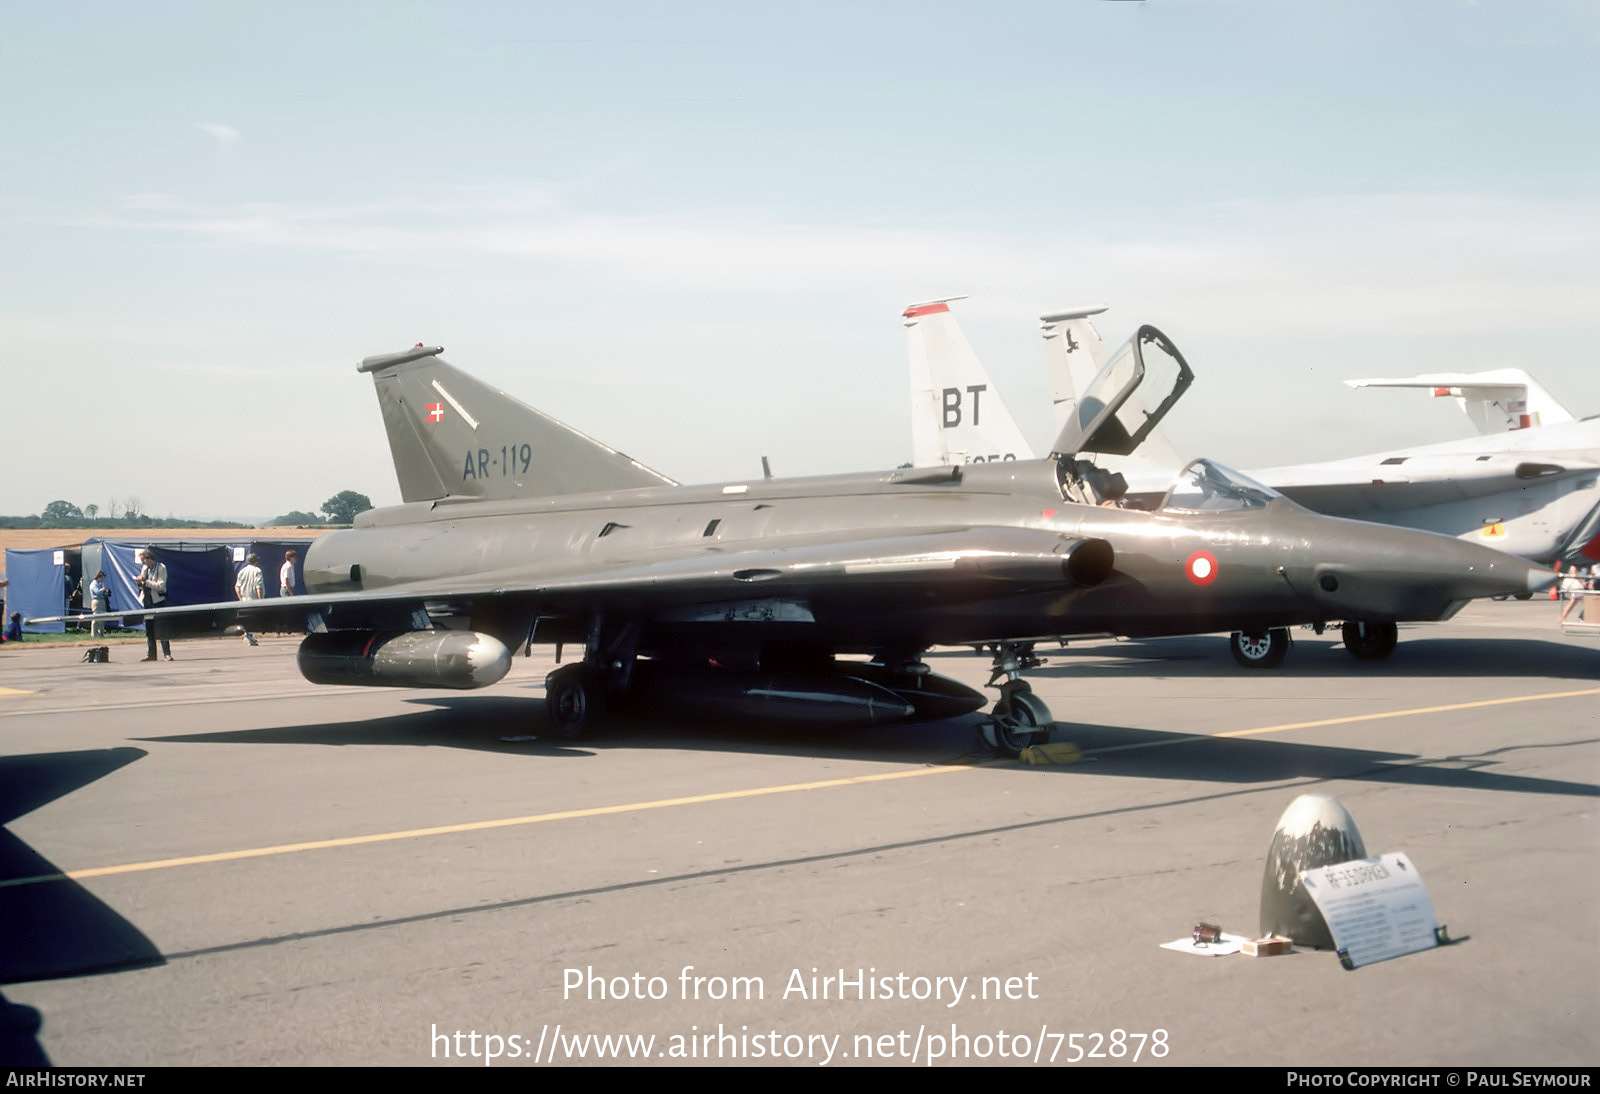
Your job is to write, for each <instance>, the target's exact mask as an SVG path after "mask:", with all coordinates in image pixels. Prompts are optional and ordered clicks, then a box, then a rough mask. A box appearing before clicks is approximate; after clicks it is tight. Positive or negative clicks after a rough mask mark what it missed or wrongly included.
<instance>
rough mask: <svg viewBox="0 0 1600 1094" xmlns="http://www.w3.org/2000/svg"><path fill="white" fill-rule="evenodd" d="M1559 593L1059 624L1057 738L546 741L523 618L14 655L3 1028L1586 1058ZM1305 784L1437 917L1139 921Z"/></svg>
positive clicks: (1598, 923)
mask: <svg viewBox="0 0 1600 1094" xmlns="http://www.w3.org/2000/svg"><path fill="white" fill-rule="evenodd" d="M1556 615H1557V607H1556V605H1554V604H1552V603H1550V602H1548V601H1535V602H1531V603H1515V602H1504V603H1492V602H1485V603H1478V604H1474V605H1472V606H1470V607H1469V608H1468V609H1467V610H1466V611H1465V612H1463V613H1462V614H1461V615H1460V616H1458V617H1457V618H1456V619H1455V620H1453V621H1451V622H1449V623H1445V624H1434V625H1427V626H1416V627H1404V628H1402V631H1401V642H1400V646H1399V648H1398V650H1397V651H1396V653H1395V654H1394V656H1393V657H1392V658H1390V659H1389V660H1388V661H1385V662H1382V663H1378V664H1371V663H1363V662H1358V661H1356V660H1354V659H1353V658H1351V657H1350V656H1349V655H1348V654H1346V653H1345V652H1344V651H1343V649H1342V647H1341V646H1339V645H1338V644H1337V642H1336V640H1335V637H1334V636H1333V635H1331V634H1330V635H1328V636H1324V637H1318V636H1316V635H1314V634H1312V633H1311V632H1310V631H1300V632H1296V648H1295V649H1294V650H1293V652H1291V654H1290V655H1289V657H1288V659H1287V660H1286V661H1285V663H1284V664H1283V665H1282V666H1281V667H1280V668H1278V669H1275V670H1268V671H1259V670H1249V669H1244V668H1240V667H1237V666H1236V665H1235V664H1234V663H1233V660H1232V659H1231V657H1230V656H1229V655H1228V652H1227V648H1226V643H1225V642H1224V641H1223V639H1221V638H1220V637H1205V638H1192V639H1167V640H1162V641H1150V642H1099V643H1085V644H1083V645H1081V646H1080V645H1074V646H1073V647H1072V648H1071V649H1069V650H1067V651H1061V652H1059V653H1056V652H1054V651H1050V652H1051V657H1050V661H1049V663H1048V664H1047V665H1046V666H1044V667H1043V668H1041V669H1038V670H1035V671H1034V672H1032V673H1031V674H1030V678H1031V679H1032V681H1033V684H1034V688H1035V690H1036V692H1037V693H1038V694H1039V695H1040V696H1041V697H1043V698H1044V699H1045V700H1046V701H1047V702H1048V703H1049V705H1050V708H1051V710H1052V712H1053V713H1054V715H1055V717H1056V718H1057V720H1058V721H1059V722H1060V723H1061V727H1060V729H1059V730H1058V731H1057V735H1056V739H1057V740H1058V741H1067V742H1072V743H1073V744H1075V745H1076V746H1077V747H1078V749H1079V750H1080V752H1081V754H1082V755H1081V759H1080V760H1079V761H1078V762H1074V763H1064V764H1058V765H1051V766H1028V765H1024V764H1021V763H1018V762H1015V761H1004V762H1000V761H995V760H994V759H993V758H992V757H991V756H989V755H987V754H986V753H985V752H984V751H983V750H982V749H981V748H980V747H979V746H978V745H977V743H976V738H975V732H974V724H975V722H976V721H977V719H976V718H968V719H961V720H957V721H952V722H944V723H938V724H935V725H932V726H906V727H892V728H888V729H879V730H870V731H829V732H817V731H803V732H802V731H793V730H788V731H780V730H773V729H770V728H764V727H762V726H760V725H739V724H723V725H707V724H705V723H703V722H700V723H695V724H689V725H682V724H679V725H674V724H671V723H669V722H665V721H662V722H654V721H651V722H640V721H635V722H630V723H627V724H624V725H622V726H619V727H616V728H614V729H613V730H611V731H609V732H608V733H606V734H604V735H603V736H601V737H598V738H596V739H593V740H584V741H581V742H560V741H555V740H550V739H548V738H547V737H546V736H545V732H546V728H547V723H546V720H545V715H544V708H543V678H544V674H545V673H546V672H547V671H548V670H549V668H550V666H551V663H552V662H551V660H550V658H549V656H548V652H547V651H539V652H536V655H535V656H534V657H533V658H531V659H529V660H526V661H524V660H521V659H519V660H518V662H517V665H516V667H514V668H513V670H512V673H511V675H510V676H509V677H508V678H507V679H506V680H505V681H503V682H502V683H500V684H499V685H496V686H495V687H493V688H490V689H487V690H486V691H484V692H481V693H460V692H444V691H437V692H435V691H400V690H387V689H375V688H373V689H369V688H319V687H316V686H314V685H311V684H308V683H305V682H304V681H303V680H301V678H300V677H299V675H298V673H297V672H296V670H295V667H294V649H295V641H294V640H293V639H290V638H267V639H264V640H263V642H262V645H261V647H260V648H258V649H252V648H249V647H246V646H245V645H244V644H243V643H242V642H239V641H236V640H233V641H224V640H215V641H206V642H186V643H185V642H180V643H176V644H175V646H174V653H175V655H176V656H177V660H175V661H173V662H170V663H166V662H160V663H155V664H145V663H139V662H138V658H139V657H141V656H143V647H142V645H122V646H115V647H113V650H112V661H111V662H110V663H109V664H105V665H91V664H82V663H80V661H79V659H80V658H81V656H82V651H81V649H76V648H71V647H62V648H38V649H32V650H23V651H16V650H9V651H8V650H0V813H3V817H4V824H5V830H4V832H3V833H0V923H3V924H4V929H3V936H4V938H5V943H4V950H3V955H0V987H3V992H4V999H5V1003H4V1004H0V1019H3V1021H0V1047H3V1050H4V1053H5V1060H4V1062H6V1063H11V1064H17V1063H29V1062H46V1061H47V1062H50V1063H54V1064H58V1065H107V1066H127V1067H134V1068H137V1067H142V1066H151V1065H253V1064H335V1065H371V1064H382V1065H421V1064H441V1065H460V1066H479V1067H481V1066H485V1065H486V1064H489V1065H492V1066H496V1067H526V1066H545V1065H547V1064H549V1063H551V1062H554V1063H557V1064H564V1063H569V1062H570V1063H595V1062H605V1063H610V1062H612V1059H613V1057H620V1060H621V1061H622V1062H632V1063H636V1064H655V1065H670V1064H672V1063H674V1062H678V1061H680V1060H685V1061H688V1062H692V1063H706V1062H711V1063H718V1062H721V1063H740V1064H755V1065H768V1064H773V1063H780V1064H802V1065H826V1066H833V1067H837V1066H847V1065H854V1064H864V1063H874V1064H881V1063H893V1064H911V1063H915V1064H918V1065H925V1064H928V1063H930V1062H931V1063H934V1064H936V1065H941V1066H942V1065H948V1064H950V1063H957V1064H972V1063H988V1064H995V1063H1006V1064H1017V1063H1029V1064H1032V1063H1040V1064H1045V1063H1054V1064H1056V1065H1057V1066H1063V1065H1067V1064H1069V1063H1070V1064H1072V1065H1073V1066H1091V1065H1104V1066H1116V1067H1147V1066H1161V1065H1163V1064H1184V1065H1196V1064H1199V1065H1220V1064H1270V1065H1279V1066H1282V1065H1307V1066H1311V1065H1341V1066H1342V1065H1352V1066H1353V1065H1440V1066H1470V1065H1529V1066H1534V1065H1545V1066H1550V1065H1566V1066H1574V1065H1588V1066H1592V1065H1595V1064H1596V1063H1600V1038H1597V1036H1596V1032H1595V1031H1596V1030H1597V1029H1600V954H1597V945H1600V899H1597V898H1600V854H1597V852H1600V833H1597V829H1596V819H1595V813H1596V806H1597V804H1600V803H1597V797H1600V718H1597V716H1596V714H1597V711H1600V636H1591V635H1564V634H1562V633H1561V631H1560V630H1559V629H1558V627H1557V625H1556ZM929 661H930V663H931V664H932V665H933V667H934V669H935V671H940V672H945V673H948V674H949V675H952V676H955V677H957V678H959V679H962V680H964V681H966V682H968V683H969V684H972V685H974V686H981V685H982V684H983V682H984V680H985V679H986V678H987V659H986V658H979V657H976V656H974V655H972V654H971V653H968V652H961V651H952V652H941V653H937V654H934V655H932V656H930V658H929ZM530 737H531V738H533V739H527V738H530ZM1303 793H1320V794H1327V795H1332V796H1333V797H1335V798H1337V799H1338V800H1339V801H1340V802H1342V803H1343V804H1344V806H1345V807H1346V808H1347V809H1348V810H1349V811H1350V813H1351V815H1352V816H1353V817H1354V819H1355V821H1356V823H1357V825H1358V826H1359V828H1360V831H1361V834H1362V836H1363V837H1364V839H1365V842H1366V845H1367V849H1368V851H1369V853H1372V854H1379V853H1382V852H1387V851H1401V852H1404V853H1406V854H1407V855H1408V856H1409V858H1410V859H1411V861H1412V862H1413V863H1414V864H1415V866H1416V868H1417V870H1418V871H1419V872H1420V874H1421V877H1422V879H1423V880H1424V881H1425V882H1426V884H1427V888H1428V891H1429V894H1430V896H1431V898H1432V902H1433V907H1434V911H1435V915H1436V918H1437V921H1438V922H1439V923H1440V924H1443V925H1446V926H1447V927H1448V931H1449V935H1450V936H1451V938H1453V939H1454V940H1455V941H1454V942H1453V943H1452V944H1450V945H1447V946H1443V947H1440V948H1437V949H1431V950H1427V951H1425V952H1420V953H1413V954H1409V955H1407V956H1403V957H1399V958H1395V959H1393V960H1388V961H1383V962H1380V963H1377V964H1372V965H1367V966H1363V967H1360V968H1357V969H1355V970H1353V971H1347V970H1345V969H1344V968H1342V967H1341V965H1340V962H1339V961H1338V959H1337V958H1336V957H1335V956H1333V955H1332V954H1331V953H1328V952H1325V951H1322V952H1317V951H1304V950H1302V951H1299V952H1296V953H1294V954H1291V955H1286V956H1280V957H1272V958H1251V957H1245V956H1242V955H1237V956H1230V957H1218V958H1201V957H1196V956H1191V955H1187V954H1180V953H1175V952H1172V951H1170V950H1166V949H1162V948H1160V944H1161V943H1163V942H1167V941H1170V940H1173V939H1177V938H1180V937H1184V936H1186V935H1188V934H1189V933H1190V930H1191V928H1192V927H1193V925H1194V924H1195V923H1196V922H1198V921H1207V922H1211V923H1216V924H1219V925H1221V926H1222V928H1223V929H1224V930H1225V931H1229V932H1232V933H1237V934H1244V935H1254V934H1256V933H1257V927H1258V909H1259V903H1260V893H1261V883H1262V875H1263V869H1264V860H1265V856H1266V852H1267V849H1268V846H1269V844H1270V842H1271V840H1272V836H1273V831H1274V828H1275V826H1276V823H1277V820H1278V818H1279V816H1280V814H1282V813H1283V811H1284V809H1285V808H1286V807H1287V806H1288V805H1289V804H1290V802H1292V801H1293V800H1294V799H1295V798H1296V797H1297V796H1298V795H1300V794H1303ZM830 978H831V979H830ZM557 1027H559V1030H558V1028H557ZM590 1035H595V1036H594V1037H591V1036H590ZM606 1037H611V1038H614V1040H612V1041H610V1042H609V1043H608V1042H606V1041H603V1040H601V1038H606ZM624 1037H626V1038H629V1039H628V1040H625V1041H624V1040H620V1038H624ZM647 1038H653V1040H644V1039H647ZM602 1054H604V1055H602ZM1075 1057H1081V1059H1075Z"/></svg>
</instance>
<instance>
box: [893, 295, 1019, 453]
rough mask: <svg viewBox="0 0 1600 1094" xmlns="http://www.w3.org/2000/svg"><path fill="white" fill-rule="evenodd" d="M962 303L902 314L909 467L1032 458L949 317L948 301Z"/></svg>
mask: <svg viewBox="0 0 1600 1094" xmlns="http://www.w3.org/2000/svg"><path fill="white" fill-rule="evenodd" d="M965 299H966V297H964V296H947V297H945V298H943V299H940V300H928V301H924V302H923V303H921V304H912V305H911V306H910V307H908V308H907V309H906V310H905V311H904V312H902V313H901V317H902V318H903V319H904V320H905V325H906V338H907V349H908V350H909V352H910V359H911V462H912V464H913V465H914V466H916V467H938V466H940V465H942V464H962V463H969V462H971V463H978V462H984V461H988V460H1028V459H1032V458H1033V452H1032V450H1031V449H1030V448H1029V447H1028V442H1027V441H1026V440H1025V439H1024V438H1023V436H1022V430H1020V429H1018V428H1017V423H1016V421H1015V420H1014V419H1013V418H1012V417H1011V412H1010V411H1009V410H1007V409H1006V404H1005V400H1004V399H1002V398H1001V397H1000V392H999V390H998V389H996V388H995V386H994V384H993V383H992V382H990V380H989V375H988V373H987V372H985V371H984V368H983V364H982V363H981V362H980V361H979V360H978V355H977V354H976V353H974V352H973V351H972V346H971V345H970V344H969V343H968V342H967V339H966V336H965V335H964V334H962V333H961V328H960V327H959V326H957V325H956V321H955V317H954V316H952V315H951V314H950V302H951V301H952V300H965Z"/></svg>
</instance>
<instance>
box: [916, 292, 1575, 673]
mask: <svg viewBox="0 0 1600 1094" xmlns="http://www.w3.org/2000/svg"><path fill="white" fill-rule="evenodd" d="M952 299H959V298H952ZM1104 310H1105V309H1104V308H1103V307H1093V308H1076V309H1071V310H1068V311H1063V312H1058V313H1054V314H1051V315H1046V316H1043V317H1042V320H1043V334H1044V341H1045V352H1046V360H1047V363H1048V369H1049V376H1050V384H1051V391H1052V399H1053V401H1054V405H1055V408H1056V411H1057V426H1058V428H1059V427H1060V426H1061V425H1062V423H1063V419H1064V417H1070V416H1071V414H1072V413H1073V412H1074V410H1075V408H1076V407H1077V405H1078V403H1079V400H1080V398H1081V393H1083V392H1086V391H1088V390H1089V387H1090V384H1091V383H1093V381H1092V380H1090V379H1089V378H1088V377H1090V376H1091V375H1093V372H1092V364H1091V363H1093V362H1098V363H1102V364H1103V363H1104V362H1105V361H1106V354H1105V351H1104V345H1103V343H1102V342H1101V341H1100V338H1099V333H1098V331H1096V330H1095V328H1094V327H1093V325H1092V324H1091V323H1090V322H1089V316H1092V315H1097V314H1099V313H1100V312H1102V311H1104ZM945 323H946V325H947V326H948V328H949V329H950V331H951V334H950V335H949V336H950V337H951V338H959V337H960V334H959V332H958V331H956V330H955V319H954V317H950V316H947V317H946V318H945ZM962 344H963V345H964V344H965V340H964V339H962ZM913 356H915V350H913ZM969 356H970V360H969V361H968V362H967V363H966V365H965V369H966V371H965V374H964V375H965V376H967V377H975V378H976V379H969V380H968V381H967V382H969V383H983V384H986V385H987V390H989V391H993V384H992V383H990V382H989V381H988V378H987V376H986V375H984V373H983V371H982V365H981V363H979V362H978V359H977V356H976V354H973V353H970V347H969ZM929 363H930V368H931V373H932V384H933V386H935V387H937V386H939V385H940V384H941V382H942V381H941V377H940V373H939V371H938V367H937V366H938V363H939V360H938V358H937V357H930V358H929ZM1347 382H1348V383H1349V384H1351V385H1352V386H1356V387H1427V388H1431V389H1433V391H1434V394H1435V395H1450V396H1453V397H1455V398H1457V400H1458V401H1459V402H1460V404H1461V406H1462V409H1463V410H1464V411H1465V412H1466V413H1467V415H1468V417H1469V418H1470V419H1471V420H1472V421H1473V423H1474V424H1475V425H1476V426H1477V428H1478V430H1479V432H1480V434H1481V435H1480V436H1477V437H1473V438H1469V439H1465V440H1461V441H1452V442H1446V443H1444V444H1436V445H1429V446H1426V447H1420V448H1413V449H1403V450H1399V451H1394V452H1380V453H1377V454H1375V455H1371V456H1358V457H1354V458H1351V459H1344V460H1334V461H1330V462H1327V463H1316V464H1301V465H1296V466H1292V467H1275V468H1270V469H1267V470H1265V471H1253V472H1251V473H1250V474H1251V476H1252V477H1253V478H1254V479H1255V480H1257V481H1258V482H1260V483H1263V484H1265V485H1266V486H1268V487H1271V488H1272V489H1273V490H1276V491H1277V492H1278V493H1280V494H1283V495H1284V496H1286V497H1288V498H1290V499H1291V500H1293V501H1296V502H1299V503H1300V504H1301V505H1304V506H1306V507H1307V508H1309V509H1312V510H1315V511H1316V512H1319V513H1325V514H1327V515H1330V516H1339V517H1346V518H1349V519H1353V520H1362V521H1371V522H1374V523H1379V524H1388V525H1395V526H1400V527H1407V528H1417V529H1422V530H1426V531H1432V532H1437V533H1440V534H1443V535H1448V536H1453V537H1456V538H1459V539H1463V540H1466V541H1469V542H1473V543H1481V544H1483V545H1485V546H1489V547H1494V548H1496V549H1498V550H1502V551H1507V552H1510V553H1512V554H1515V555H1518V556H1520V557H1523V558H1526V559H1529V560H1531V561H1534V562H1540V563H1546V564H1548V563H1551V562H1557V561H1567V562H1570V561H1574V560H1580V561H1588V562H1593V561H1597V560H1600V474H1597V473H1600V420H1596V419H1588V420H1584V421H1573V420H1570V419H1571V415H1570V414H1569V413H1568V412H1567V411H1566V409H1565V408H1564V407H1562V406H1561V404H1560V403H1558V402H1557V401H1556V400H1555V399H1554V398H1553V397H1551V396H1550V394H1549V393H1548V392H1547V391H1545V390H1544V388H1542V387H1540V386H1539V385H1538V384H1537V383H1535V382H1534V381H1533V380H1532V379H1531V378H1529V377H1528V375H1527V373H1525V372H1523V371H1521V370H1519V369H1500V370H1494V371H1491V372H1480V373H1433V374H1426V375H1422V376H1417V377H1411V378H1407V379H1369V380H1352V381H1347ZM1159 390H1162V391H1164V390H1165V388H1164V387H1161V388H1159ZM1180 394H1181V392H1180ZM1169 405H1170V404H1169ZM1146 410H1147V411H1149V412H1150V413H1153V414H1156V415H1158V416H1159V415H1160V414H1164V413H1165V409H1164V408H1161V407H1154V406H1147V407H1146ZM1541 423H1542V424H1541ZM937 425H938V422H937V420H936V419H935V418H933V417H931V416H928V417H925V418H924V420H923V421H922V422H921V423H914V425H913V429H914V431H915V430H916V429H918V428H920V429H922V430H923V431H924V432H925V433H933V434H934V435H936V436H937V435H938V430H937V428H936V427H937ZM1082 448H1083V450H1084V451H1085V452H1093V453H1095V457H1094V465H1095V467H1096V468H1097V469H1098V471H1099V472H1100V473H1101V479H1100V480H1099V481H1101V482H1102V483H1104V482H1106V481H1107V480H1108V479H1115V478H1116V477H1117V476H1121V481H1120V482H1119V483H1116V485H1115V486H1113V487H1104V488H1102V490H1101V492H1100V496H1101V497H1111V498H1115V499H1117V500H1118V501H1119V503H1120V504H1132V505H1141V506H1144V505H1150V504H1154V503H1155V500H1156V499H1159V498H1160V497H1161V496H1162V495H1163V494H1164V493H1165V492H1166V490H1167V489H1168V484H1170V482H1171V481H1172V473H1173V469H1174V468H1176V467H1177V466H1179V462H1178V459H1177V457H1176V453H1175V452H1174V451H1173V449H1172V448H1171V446H1170V445H1169V444H1168V443H1167V442H1166V440H1165V438H1163V437H1162V435H1161V433H1160V431H1159V430H1158V429H1154V428H1152V429H1149V430H1147V431H1146V432H1145V434H1144V436H1143V438H1142V441H1141V443H1140V444H1139V445H1138V446H1137V449H1136V451H1134V452H1133V453H1132V455H1131V457H1130V456H1129V454H1128V452H1126V451H1123V450H1120V449H1114V448H1112V447H1108V446H1105V445H1098V446H1097V445H1095V444H1090V443H1086V444H1084V445H1083V446H1082ZM1058 450H1059V449H1058ZM1080 473H1081V474H1082V475H1083V476H1084V477H1085V478H1086V479H1093V477H1094V472H1091V471H1083V472H1080ZM1344 624H1345V626H1344V637H1345V641H1346V644H1347V646H1348V647H1349V648H1350V651H1351V652H1352V653H1354V654H1356V655H1357V656H1358V657H1362V658H1365V659H1376V658H1381V657H1384V656H1386V655H1387V654H1388V653H1389V652H1390V651H1391V650H1392V649H1393V645H1394V641H1395V638H1396V637H1397V634H1396V632H1395V631H1394V630H1393V628H1392V627H1391V626H1389V625H1388V624H1386V623H1382V622H1379V621H1372V620H1362V619H1354V620H1344ZM1231 645H1232V649H1233V654H1234V656H1235V658H1237V659H1238V660H1239V662H1240V663H1241V664H1244V665H1246V666H1250V667H1269V666H1272V665H1276V664H1278V663H1279V662H1280V661H1281V660H1282V659H1283V656H1284V654H1285V653H1286V652H1287V650H1288V648H1289V645H1290V642H1289V636H1288V634H1287V633H1286V632H1283V631H1279V630H1274V631H1272V632H1271V633H1252V632H1250V631H1248V630H1245V629H1239V628H1234V630H1233V635H1232V640H1231Z"/></svg>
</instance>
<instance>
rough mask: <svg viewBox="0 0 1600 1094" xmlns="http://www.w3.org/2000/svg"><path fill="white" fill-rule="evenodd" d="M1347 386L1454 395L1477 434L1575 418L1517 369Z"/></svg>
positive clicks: (1437, 374)
mask: <svg viewBox="0 0 1600 1094" xmlns="http://www.w3.org/2000/svg"><path fill="white" fill-rule="evenodd" d="M1345 384H1346V385H1347V386H1349V387H1356V388H1360V387H1416V388H1425V389H1427V390H1428V391H1430V392H1432V393H1433V395H1434V397H1435V398H1444V397H1450V398H1454V399H1455V401H1456V405H1458V406H1459V407H1461V411H1462V413H1464V414H1465V415H1466V416H1467V417H1468V418H1469V419H1471V421H1472V424H1473V425H1474V426H1475V427H1476V428H1477V430H1478V432H1479V433H1483V434H1494V433H1504V432H1506V431H1508V430H1516V429H1533V428H1536V427H1538V426H1541V425H1558V424H1559V423H1561V422H1571V421H1576V420H1577V419H1576V418H1574V417H1573V415H1572V412H1571V411H1569V410H1568V409H1567V408H1566V407H1564V406H1562V405H1561V404H1560V403H1559V402H1557V401H1556V399H1555V397H1554V396H1553V395H1551V394H1550V393H1549V392H1548V391H1546V390H1545V389H1544V388H1543V387H1542V386H1540V385H1539V384H1538V383H1537V382H1535V381H1534V379H1533V377H1532V376H1529V375H1528V374H1527V373H1526V372H1524V371H1522V370H1521V369H1520V368H1497V369H1490V370H1489V371H1487V372H1429V373H1424V374H1423V375H1421V376H1406V377H1402V378H1400V379H1379V378H1373V379H1368V380H1346V381H1345Z"/></svg>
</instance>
